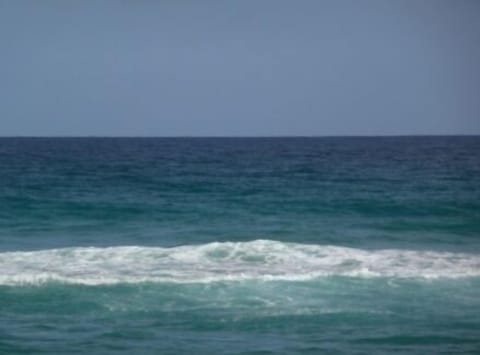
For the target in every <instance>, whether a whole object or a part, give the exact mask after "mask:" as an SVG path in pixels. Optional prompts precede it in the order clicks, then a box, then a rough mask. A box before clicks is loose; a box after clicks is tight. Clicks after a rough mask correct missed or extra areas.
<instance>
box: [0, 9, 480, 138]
mask: <svg viewBox="0 0 480 355" xmlns="http://www.w3.org/2000/svg"><path fill="white" fill-rule="evenodd" d="M384 134H394V135H396V134H399V135H401V134H480V1H478V0H470V1H468V0H450V1H445V0H404V1H398V0H362V1H357V0H351V1H346V0H330V1H322V0H313V1H308V0H299V1H296V0H291V1H282V0H238V1H225V0H219V1H208V0H205V1H197V0H192V1H183V0H172V1H166V0H165V1H162V0H160V1H133V0H131V1H125V0H124V1H122V0H118V1H80V0H77V1H64V0H59V1H50V0H43V1H27V0H20V1H18V0H9V1H6V0H0V135H1V136H9V135H27V136H58V135H60V136H61V135H68V136H72V135H73V136H83V135H96V136H125V135H126V136H176V135H181V136H184V135H187V136H189V135H193V136H222V135H229V136H231V135H233V136H237V135H240V136H245V135H246V136H249V135H384Z"/></svg>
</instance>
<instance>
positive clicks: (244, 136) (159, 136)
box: [0, 133, 480, 139]
mask: <svg viewBox="0 0 480 355" xmlns="http://www.w3.org/2000/svg"><path fill="white" fill-rule="evenodd" d="M479 136H480V133H476V134H471V133H454V134H423V133H417V134H382V135H376V134H373V135H368V134H345V135H166V136H161V135H158V136H156V135H151V136H150V135H138V136H135V135H5V136H4V135H0V139H4V138H40V139H42V138H147V139H149V138H150V139H152V138H161V139H168V138H173V139H174V138H402V137H404V138H406V137H479Z"/></svg>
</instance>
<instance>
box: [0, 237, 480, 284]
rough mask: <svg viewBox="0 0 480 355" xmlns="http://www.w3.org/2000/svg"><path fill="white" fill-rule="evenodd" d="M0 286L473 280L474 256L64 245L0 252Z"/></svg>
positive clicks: (280, 246) (270, 244) (477, 272)
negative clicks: (339, 278) (338, 279)
mask: <svg viewBox="0 0 480 355" xmlns="http://www.w3.org/2000/svg"><path fill="white" fill-rule="evenodd" d="M0 270H2V272H1V273H0V284H2V285H19V284H41V283H45V282H63V283H71V284H86V285H102V284H116V283H139V282H174V283H207V282H215V281H240V280H287V281H297V280H298V281H302V280H311V279H315V278H320V277H324V276H350V277H396V278H460V277H476V276H480V256H479V255H475V254H466V253H450V252H434V251H413V250H396V249H385V250H376V251H368V250H362V249H354V248H346V247H338V246H322V245H306V244H296V243H283V242H277V241H270V240H255V241H250V242H238V243H234V242H226V243H208V244H203V245H188V246H178V247H173V248H160V247H138V246H117V247H106V248H97V247H72V248H63V249H50V250H41V251H29V252H4V253H0Z"/></svg>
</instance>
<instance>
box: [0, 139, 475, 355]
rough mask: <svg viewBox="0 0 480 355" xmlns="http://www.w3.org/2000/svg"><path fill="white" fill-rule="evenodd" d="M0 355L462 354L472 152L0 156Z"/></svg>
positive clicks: (161, 147) (383, 148)
mask: <svg viewBox="0 0 480 355" xmlns="http://www.w3.org/2000/svg"><path fill="white" fill-rule="evenodd" d="M0 250H1V252H0V353H6V354H15V353H35V354H38V353H52V354H61V353H65V354H66V353H68V354H70V353H75V352H77V353H85V352H93V353H102V354H103V353H111V354H117V353H122V352H130V353H139V354H142V353H146V354H149V353H172V354H174V353H229V354H237V353H262V354H268V353H292V354H300V353H302V354H303V353H329V352H330V353H393V352H395V353H409V354H410V353H414V354H426V353H442V352H443V353H475V352H477V351H480V137H397V138H393V137H390V138H171V139H156V138H142V139H137V138H121V139H120V138H119V139H117V138H82V139H80V138H78V139H77V138H55V139H53V138H2V139H0Z"/></svg>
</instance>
